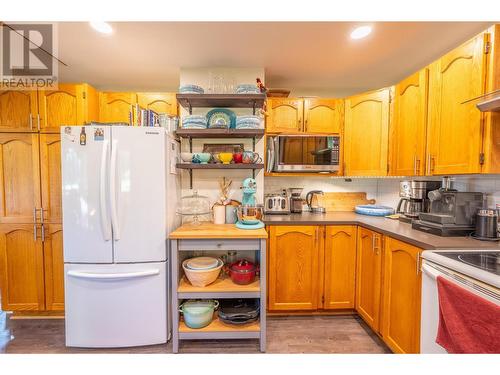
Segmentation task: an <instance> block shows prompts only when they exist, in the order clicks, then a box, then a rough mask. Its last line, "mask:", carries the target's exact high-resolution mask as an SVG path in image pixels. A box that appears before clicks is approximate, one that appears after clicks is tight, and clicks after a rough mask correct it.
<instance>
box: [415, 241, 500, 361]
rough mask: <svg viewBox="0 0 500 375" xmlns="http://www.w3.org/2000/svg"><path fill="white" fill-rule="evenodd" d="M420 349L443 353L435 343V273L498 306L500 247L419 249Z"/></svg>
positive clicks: (436, 304)
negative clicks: (485, 249)
mask: <svg viewBox="0 0 500 375" xmlns="http://www.w3.org/2000/svg"><path fill="white" fill-rule="evenodd" d="M422 258H423V261H422V311H421V327H420V328H421V330H420V331H421V332H420V352H421V353H424V354H425V353H446V350H445V349H444V348H442V347H441V346H440V345H438V344H437V343H436V335H437V331H438V325H439V300H438V290H437V283H436V279H437V277H439V276H441V277H443V278H445V279H447V280H448V281H450V282H452V283H455V284H457V285H458V286H459V287H461V288H463V289H466V290H468V291H470V292H471V293H474V294H475V295H477V296H479V297H481V298H483V299H486V300H488V301H490V302H493V303H495V304H497V305H499V306H500V250H488V251H479V250H432V251H424V252H423V253H422Z"/></svg>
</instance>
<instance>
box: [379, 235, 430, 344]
mask: <svg viewBox="0 0 500 375" xmlns="http://www.w3.org/2000/svg"><path fill="white" fill-rule="evenodd" d="M421 251H422V250H421V249H419V248H418V247H415V246H412V245H409V244H407V243H404V242H401V241H398V240H395V239H392V238H387V240H386V243H385V257H384V290H383V293H382V295H383V298H384V302H383V314H382V315H383V317H382V318H383V322H382V330H381V332H382V336H383V337H384V341H385V342H386V343H387V344H388V345H389V346H390V347H391V349H392V350H393V351H394V352H396V353H418V352H419V349H420V342H419V337H420V292H421V279H422V275H421V273H420V269H419V266H420V264H419V263H420V262H419V256H420V252H421Z"/></svg>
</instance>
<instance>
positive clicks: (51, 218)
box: [40, 134, 62, 223]
mask: <svg viewBox="0 0 500 375" xmlns="http://www.w3.org/2000/svg"><path fill="white" fill-rule="evenodd" d="M40 181H41V192H42V208H43V221H44V222H46V223H61V222H62V198H61V190H62V184H61V136H60V135H59V134H40Z"/></svg>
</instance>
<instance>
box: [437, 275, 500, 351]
mask: <svg viewBox="0 0 500 375" xmlns="http://www.w3.org/2000/svg"><path fill="white" fill-rule="evenodd" d="M437 287H438V296H439V297H438V298H439V327H438V333H437V337H436V343H437V344H439V345H441V346H442V347H443V348H445V349H446V351H447V352H448V353H489V354H493V353H496V354H499V353H500V306H497V305H496V304H495V303H493V302H490V301H488V300H486V299H484V298H481V297H480V296H478V295H475V294H474V293H471V292H469V291H468V290H466V289H463V288H461V287H459V286H458V285H456V284H454V283H452V282H451V281H448V280H446V279H445V278H443V277H441V276H438V277H437Z"/></svg>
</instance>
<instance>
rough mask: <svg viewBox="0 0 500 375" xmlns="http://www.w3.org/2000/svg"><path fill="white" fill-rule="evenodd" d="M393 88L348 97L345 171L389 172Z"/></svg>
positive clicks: (353, 173) (357, 173)
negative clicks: (391, 94)
mask: <svg viewBox="0 0 500 375" xmlns="http://www.w3.org/2000/svg"><path fill="white" fill-rule="evenodd" d="M389 106H390V89H389V88H387V89H382V90H378V91H374V92H369V93H365V94H360V95H356V96H351V97H349V98H347V99H346V100H345V125H344V126H345V129H344V134H345V136H344V161H345V168H344V174H345V175H346V176H385V175H387V156H388V133H389Z"/></svg>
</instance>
